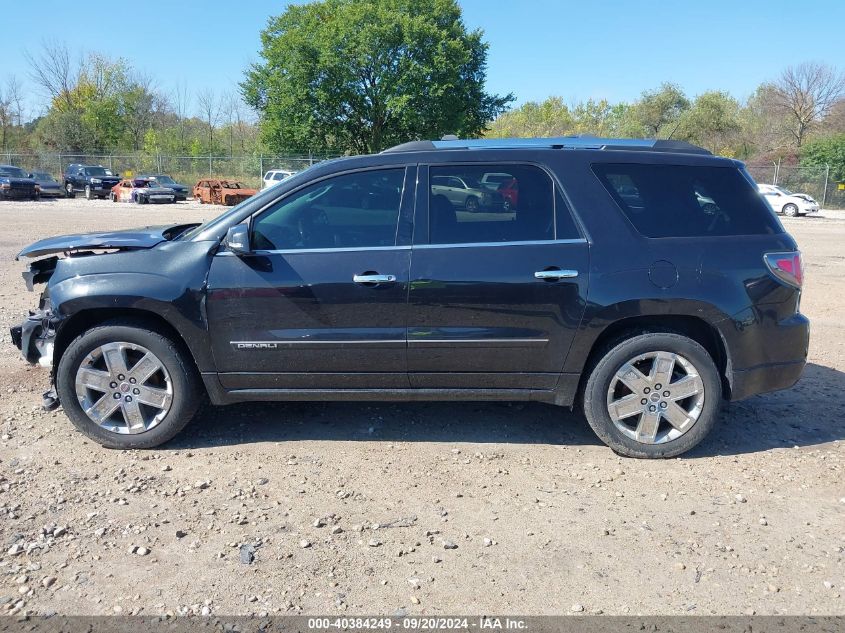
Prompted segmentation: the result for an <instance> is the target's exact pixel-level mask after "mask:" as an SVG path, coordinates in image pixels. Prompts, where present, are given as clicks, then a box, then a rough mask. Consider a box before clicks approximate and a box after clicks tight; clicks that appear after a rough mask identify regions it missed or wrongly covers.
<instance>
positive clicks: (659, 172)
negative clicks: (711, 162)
mask: <svg viewBox="0 0 845 633" xmlns="http://www.w3.org/2000/svg"><path fill="white" fill-rule="evenodd" d="M593 172H594V173H595V174H596V176H597V177H598V179H599V180H600V181H601V183H602V185H604V188H605V189H606V190H607V192H608V193H609V194H610V196H611V197H612V198H613V199H614V201H615V202H616V204H617V205H618V206H619V208H620V209H621V210H622V213H624V214H625V216H626V217H627V218H628V220H630V222H631V224H633V225H634V228H636V229H637V231H638V232H639V233H640V234H642V235H644V236H646V237H654V238H659V237H706V236H727V235H771V234H774V233H780V232H781V227H780V225H779V223H778V221H777V219H776V218H775V217H774V214H773V213H772V212H771V210H770V209H769V208H768V207H767V206H766V203H765V202H764V201H763V198H762V196H761V195H760V194H759V193H758V192H757V190H756V189H755V188H754V186H753V185H752V184H751V183H750V182H749V181H748V180H746V179H745V177H744V176H743V175H742V173H741V172H740V171H739V170H738V169H735V168H732V167H701V166H689V165H647V164H641V163H636V164H635V163H622V164H613V163H597V164H594V165H593Z"/></svg>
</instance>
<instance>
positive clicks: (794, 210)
mask: <svg viewBox="0 0 845 633" xmlns="http://www.w3.org/2000/svg"><path fill="white" fill-rule="evenodd" d="M783 214H784V215H786V216H789V217H790V218H794V217H796V216H797V215H798V206H797V205H794V204H792V203H791V202H790V203H789V204H787V205H784V207H783Z"/></svg>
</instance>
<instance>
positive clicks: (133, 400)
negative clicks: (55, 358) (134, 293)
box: [56, 319, 201, 449]
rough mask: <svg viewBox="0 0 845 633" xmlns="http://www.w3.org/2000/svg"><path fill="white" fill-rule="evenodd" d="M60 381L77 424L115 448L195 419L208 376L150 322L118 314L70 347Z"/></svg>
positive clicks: (162, 435)
mask: <svg viewBox="0 0 845 633" xmlns="http://www.w3.org/2000/svg"><path fill="white" fill-rule="evenodd" d="M56 388H57V391H58V394H59V400H60V401H61V403H62V406H63V407H64V410H65V412H66V413H67V415H68V417H69V418H70V420H71V422H73V424H74V426H76V428H77V429H79V430H80V431H82V432H83V433H84V434H85V435H87V436H88V437H90V438H91V439H92V440H94V441H95V442H97V443H99V444H102V445H103V446H105V447H107V448H121V449H130V448H151V447H153V446H158V445H159V444H162V443H164V442H166V441H168V440H170V439H171V438H173V437H174V436H175V435H176V434H177V433H179V431H181V430H182V429H183V428H184V427H185V425H186V424H187V423H188V422H189V421H190V420H191V418H192V417H193V415H194V412H195V411H196V409H197V406H198V403H199V399H200V393H201V390H200V381H199V377H198V376H197V373H196V370H195V369H194V367H193V365H192V364H191V363H190V361H189V359H187V357H186V354H185V353H184V352H183V351H181V350H180V349H179V348H178V347H177V345H176V344H175V343H174V342H173V341H172V340H170V339H169V338H168V337H166V336H164V335H162V334H160V333H158V332H156V331H154V330H152V329H148V326H147V325H146V324H145V323H144V322H142V321H134V320H131V319H124V320H114V321H109V322H106V323H104V324H103V325H100V326H98V327H95V328H93V329H91V330H88V331H87V332H85V333H84V334H82V335H80V336H79V337H77V338H76V339H75V340H74V341H73V342H72V343H71V344H70V345H69V346H68V348H67V350H66V351H65V353H64V354H63V355H62V358H61V361H60V362H59V366H58V370H57V372H56Z"/></svg>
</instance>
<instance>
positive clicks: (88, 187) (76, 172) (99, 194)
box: [64, 163, 120, 200]
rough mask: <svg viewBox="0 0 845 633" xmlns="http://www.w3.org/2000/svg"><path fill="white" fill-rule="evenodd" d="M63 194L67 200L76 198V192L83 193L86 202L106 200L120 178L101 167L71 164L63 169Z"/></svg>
mask: <svg viewBox="0 0 845 633" xmlns="http://www.w3.org/2000/svg"><path fill="white" fill-rule="evenodd" d="M64 181H65V193H66V194H67V197H68V198H73V197H75V196H76V192H77V191H82V192H84V193H85V198H86V199H87V200H93V199H94V198H108V196H109V194H110V193H111V188H112V187H114V186H115V185H116V184H117V183H119V182H120V176H115V175H114V174H113V173H112V172H111V171H110V170H108V169H106V168H105V167H103V166H102V165H79V164H75V163H74V164H71V165H68V166H67V169H65V175H64Z"/></svg>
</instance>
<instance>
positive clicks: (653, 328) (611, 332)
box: [576, 314, 732, 402]
mask: <svg viewBox="0 0 845 633" xmlns="http://www.w3.org/2000/svg"><path fill="white" fill-rule="evenodd" d="M655 332H672V333H675V334H681V335H683V336H687V337H689V338H690V339H692V340H694V341H695V342H696V343H698V344H699V345H701V346H702V347H703V348H704V349H705V350H707V353H708V354H710V356H711V358H713V362H714V363H715V364H716V368H717V369H718V371H719V376H720V378H721V380H722V390H723V394H724V397H725V398H727V399H730V392H731V375H732V372H731V358H730V353H729V352H728V348H727V345H726V343H725V339H724V337H723V336H722V333H721V332H720V331H719V329H718V328H717V327H715V326H714V325H713V324H711V323H709V322H708V321H706V320H705V319H703V318H701V317H697V316H691V315H676V314H657V315H637V316H630V317H625V318H621V319H618V320H616V321H613V322H612V323H610V324H609V325H608V326H607V327H605V328H604V329H603V330H602V331H601V333H600V334H599V335H598V336H597V337H596V339H595V340H594V341H593V344H592V346H591V347H590V351H589V353H588V354H587V357H586V360H585V362H584V366H583V369H582V371H581V375H580V378H579V381H578V391H577V394H576V399H577V402H581V401H582V399H583V393H584V387H585V386H586V384H587V380H588V379H589V376H590V373H591V372H592V369H593V367H595V365H596V364H597V363H598V361H599V360H600V359H601V358H602V356H604V354H605V353H606V352H607V351H608V349H609V348H611V347H613V346H614V345H616V344H617V343H618V342H619V341H621V340H623V339H625V338H630V337H632V336H637V335H639V334H646V333H655Z"/></svg>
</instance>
